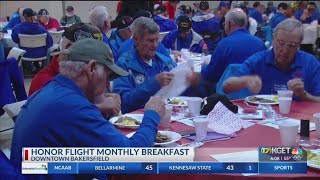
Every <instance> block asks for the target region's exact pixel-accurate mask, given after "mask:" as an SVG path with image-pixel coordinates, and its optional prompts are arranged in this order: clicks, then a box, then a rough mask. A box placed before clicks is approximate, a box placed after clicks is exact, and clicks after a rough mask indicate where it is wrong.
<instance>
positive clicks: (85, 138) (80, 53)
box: [10, 38, 165, 179]
mask: <svg viewBox="0 0 320 180" xmlns="http://www.w3.org/2000/svg"><path fill="white" fill-rule="evenodd" d="M63 53H65V54H66V55H67V58H66V59H65V60H64V61H62V62H60V69H59V71H60V74H58V75H57V76H56V77H54V78H53V79H52V80H51V81H50V82H48V83H47V84H46V85H45V86H44V87H43V88H41V89H40V90H39V91H37V92H36V93H35V94H34V95H33V96H31V97H30V98H29V99H28V100H27V102H26V103H25V104H24V105H23V106H22V108H21V111H20V113H19V115H18V117H17V120H16V123H15V127H14V132H13V138H12V147H14V148H11V157H10V160H11V162H12V163H13V165H14V166H15V168H16V169H19V170H21V160H22V148H23V147H151V146H153V145H154V140H155V137H156V134H157V128H158V124H159V121H160V119H161V118H162V117H163V116H164V112H165V106H164V102H163V101H162V100H161V99H160V98H153V97H152V98H150V100H149V102H148V103H147V104H146V105H145V109H144V117H143V120H142V123H141V125H140V126H139V128H138V129H137V131H136V133H135V134H134V136H132V137H131V138H128V137H126V136H125V135H123V134H122V133H121V132H120V131H118V130H117V129H116V128H115V127H114V125H112V124H111V123H110V122H109V121H106V120H105V119H104V118H103V116H102V114H101V113H100V111H99V109H98V108H97V107H96V106H95V105H94V104H93V101H94V97H95V96H97V95H99V94H101V93H103V92H104V91H105V89H106V82H109V80H110V79H112V78H116V77H117V76H126V75H128V72H126V71H124V70H123V69H121V68H119V67H118V66H116V65H115V64H114V62H113V58H112V55H111V50H110V48H109V46H108V45H106V44H105V43H103V42H102V41H98V40H95V39H92V38H86V39H82V40H79V41H77V42H75V43H74V44H72V45H71V46H70V48H69V49H68V50H67V51H64V52H63ZM44 112H45V113H44ZM20 172H21V171H20ZM34 176H37V175H34ZM34 176H32V177H33V178H34V179H37V177H38V179H53V178H59V177H60V179H93V178H95V177H96V176H95V175H89V174H86V175H84V174H82V175H65V176H62V175H47V174H46V175H38V176H37V177H34ZM100 178H101V179H106V177H104V178H102V177H100Z"/></svg>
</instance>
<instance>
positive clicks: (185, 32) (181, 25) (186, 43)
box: [161, 16, 204, 53]
mask: <svg viewBox="0 0 320 180" xmlns="http://www.w3.org/2000/svg"><path fill="white" fill-rule="evenodd" d="M191 26H192V23H191V20H190V19H189V17H187V16H180V17H179V19H178V29H176V30H173V31H170V32H169V33H168V34H167V35H166V36H164V38H163V39H162V41H161V42H162V44H163V45H164V46H165V47H166V48H168V49H171V50H177V51H180V50H181V49H183V48H184V49H189V50H190V51H191V52H196V53H201V52H202V46H203V44H204V41H203V38H202V37H201V36H200V35H199V34H198V33H196V32H194V31H193V30H192V29H191Z"/></svg>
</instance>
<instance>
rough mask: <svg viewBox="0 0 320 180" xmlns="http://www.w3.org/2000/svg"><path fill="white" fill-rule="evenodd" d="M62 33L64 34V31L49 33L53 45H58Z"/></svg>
mask: <svg viewBox="0 0 320 180" xmlns="http://www.w3.org/2000/svg"><path fill="white" fill-rule="evenodd" d="M63 33H64V30H61V31H49V34H50V35H51V37H52V39H53V44H59V42H60V40H61V37H62V34H63Z"/></svg>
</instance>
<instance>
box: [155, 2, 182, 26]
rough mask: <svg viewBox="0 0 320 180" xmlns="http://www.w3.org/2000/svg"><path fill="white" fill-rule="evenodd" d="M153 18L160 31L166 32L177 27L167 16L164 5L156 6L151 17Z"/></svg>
mask: <svg viewBox="0 0 320 180" xmlns="http://www.w3.org/2000/svg"><path fill="white" fill-rule="evenodd" d="M153 20H154V22H156V23H157V24H158V25H159V27H160V32H168V31H172V30H175V29H177V25H176V24H175V23H174V22H173V20H171V19H169V18H168V14H167V10H166V7H165V6H164V5H160V6H158V7H157V9H156V15H155V16H154V17H153Z"/></svg>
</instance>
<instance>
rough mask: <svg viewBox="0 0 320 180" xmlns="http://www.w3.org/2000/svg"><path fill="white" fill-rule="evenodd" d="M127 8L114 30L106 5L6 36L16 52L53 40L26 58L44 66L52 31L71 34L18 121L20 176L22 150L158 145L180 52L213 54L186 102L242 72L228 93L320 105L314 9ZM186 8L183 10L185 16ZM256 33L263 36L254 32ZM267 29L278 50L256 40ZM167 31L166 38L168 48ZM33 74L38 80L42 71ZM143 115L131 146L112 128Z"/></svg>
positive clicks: (27, 18) (303, 4) (190, 78)
mask: <svg viewBox="0 0 320 180" xmlns="http://www.w3.org/2000/svg"><path fill="white" fill-rule="evenodd" d="M120 2H121V5H120V6H119V8H118V12H119V13H118V17H117V18H116V19H115V20H114V21H112V20H111V18H110V16H109V13H108V10H107V8H106V7H105V6H95V7H93V8H92V9H91V10H90V11H89V13H88V17H89V21H90V22H89V23H83V22H81V19H80V17H79V16H77V15H75V14H74V8H73V7H72V6H69V7H67V8H66V15H65V16H63V17H62V18H61V20H60V24H59V22H58V20H57V19H55V18H53V17H50V16H49V12H48V11H47V10H46V9H41V10H40V11H39V12H38V13H36V12H34V11H33V10H32V9H31V8H20V9H19V10H18V11H19V15H17V14H16V15H15V16H13V17H12V19H11V20H10V21H9V23H8V25H7V26H6V27H5V28H4V31H5V32H6V31H7V30H8V29H12V39H13V40H14V41H15V42H16V43H18V44H19V38H18V34H42V33H46V34H47V39H46V41H47V46H46V47H43V48H39V49H25V50H26V51H27V53H26V54H25V56H26V57H36V56H37V55H38V54H37V53H43V51H45V50H46V49H48V48H49V47H50V46H52V37H51V36H50V34H49V33H48V32H49V31H58V30H60V29H61V26H60V25H66V24H72V25H71V26H70V27H67V28H65V29H64V30H65V32H64V34H63V37H62V39H61V41H60V44H59V48H60V52H61V53H60V54H59V55H57V56H53V57H52V58H51V62H50V64H48V65H47V66H45V67H44V68H43V69H41V70H40V71H39V72H38V73H37V74H36V75H35V76H34V77H33V79H32V82H31V85H30V89H29V93H28V98H27V102H26V103H25V104H24V105H23V107H22V108H21V111H20V113H19V115H18V117H17V119H16V122H15V127H14V132H13V139H12V146H13V147H15V148H12V149H11V158H10V161H11V162H12V164H13V166H14V167H15V168H17V169H21V159H22V152H21V148H22V147H51V146H54V147H118V146H121V147H150V146H152V145H153V142H154V139H155V136H156V134H157V127H158V124H159V122H160V121H161V120H162V117H163V116H164V112H165V105H164V102H163V100H162V99H160V98H158V97H154V95H155V94H156V93H157V92H158V91H159V90H160V89H161V88H163V87H165V86H167V85H168V84H170V82H171V81H172V79H173V78H174V74H173V73H172V72H170V71H171V70H172V69H173V68H175V67H176V66H177V62H175V60H173V59H172V58H171V57H172V56H170V55H172V54H174V55H178V56H179V51H181V49H188V50H189V51H191V52H193V53H209V54H211V61H210V62H209V63H208V64H206V63H203V64H202V68H201V72H200V73H198V72H194V71H193V70H192V73H190V74H188V75H187V77H186V79H187V82H188V84H189V88H187V89H186V90H185V92H183V93H182V95H184V96H197V97H207V96H210V95H211V94H213V93H214V92H215V88H216V84H217V82H218V81H219V80H220V79H221V77H222V75H223V74H224V72H225V70H226V69H227V68H228V66H229V65H232V64H239V65H240V68H239V69H238V71H237V72H231V73H230V75H229V77H227V78H226V80H225V81H224V82H223V85H222V89H223V91H224V93H226V94H227V93H232V92H237V91H239V90H241V89H243V88H248V89H249V91H250V92H251V93H253V94H274V93H275V92H276V91H277V90H280V89H289V90H292V91H293V92H294V100H297V101H315V102H320V62H319V60H318V59H316V58H315V56H313V55H311V54H309V53H306V52H303V51H301V50H299V47H300V44H301V42H302V40H303V26H302V24H304V23H314V22H315V21H318V20H319V19H320V15H319V11H318V9H317V8H316V7H315V4H314V3H312V2H308V1H300V2H298V3H290V4H288V3H286V2H283V3H280V4H279V5H278V7H277V8H275V7H274V6H273V4H272V3H271V2H270V3H268V4H267V7H265V6H264V5H262V4H261V3H260V2H255V3H253V6H252V7H250V6H249V2H248V1H244V2H242V3H240V4H236V5H235V6H234V7H231V2H230V1H221V2H220V3H219V6H218V7H217V8H216V9H210V6H209V3H208V2H207V1H201V2H196V3H194V4H193V7H191V6H189V5H184V4H183V2H182V1H181V2H180V1H167V2H164V3H162V1H154V2H153V3H152V4H151V5H150V4H146V3H145V2H144V1H142V2H140V1H137V4H139V3H141V4H140V5H141V7H140V8H139V7H137V6H134V7H131V10H130V11H129V10H127V9H128V8H129V6H130V3H131V1H120ZM178 4H182V5H181V6H180V7H179V8H178V7H177V5H178ZM120 7H121V8H120ZM150 7H152V8H150ZM133 9H134V10H133ZM176 10H178V11H179V12H177V13H175V11H176ZM175 14H177V16H176V17H175ZM254 24H255V26H256V29H255V30H253V31H252V32H251V31H250V28H252V26H253V25H254ZM261 26H271V28H272V30H273V33H272V42H271V43H272V46H271V47H270V48H267V47H266V44H265V42H264V39H262V38H261V37H259V36H257V35H256V36H255V32H258V27H261ZM111 29H113V30H112V32H111V36H110V37H108V36H107V33H108V32H109V31H110V30H111ZM160 32H168V33H167V35H165V36H164V38H163V39H162V40H161V41H159V33H160ZM0 38H1V36H0ZM2 54H3V50H1V49H0V55H1V56H4V55H2ZM0 60H3V61H5V58H4V57H1V59H0ZM28 65H29V66H30V67H31V70H32V71H33V70H34V69H35V67H36V66H38V65H36V64H32V63H29V64H28ZM36 69H37V68H36ZM110 81H113V85H112V87H111V84H110ZM1 105H2V106H3V105H4V104H1ZM139 109H144V117H143V121H142V124H141V125H140V126H139V128H138V130H137V132H136V133H135V134H134V136H132V137H131V138H127V137H125V136H124V135H123V134H121V133H120V132H119V131H118V130H117V129H116V128H115V127H114V126H113V125H112V124H111V123H109V122H108V121H106V119H109V118H110V117H112V116H117V115H119V113H120V112H122V113H129V112H132V111H136V110H139ZM44 120H45V121H44ZM0 171H1V168H0ZM39 176H41V175H39ZM73 177H74V175H65V176H63V178H73ZM86 177H88V178H91V179H92V178H93V177H97V176H95V175H86ZM26 178H27V179H28V178H31V179H34V178H35V176H26ZM52 178H60V176H58V175H52Z"/></svg>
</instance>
